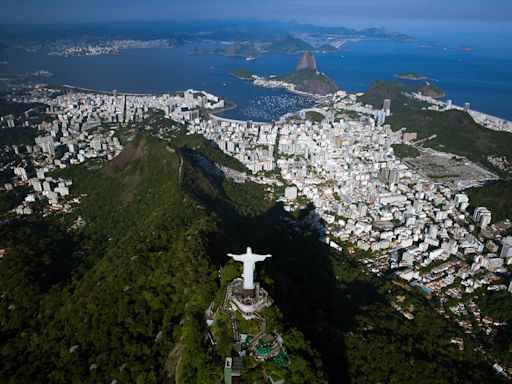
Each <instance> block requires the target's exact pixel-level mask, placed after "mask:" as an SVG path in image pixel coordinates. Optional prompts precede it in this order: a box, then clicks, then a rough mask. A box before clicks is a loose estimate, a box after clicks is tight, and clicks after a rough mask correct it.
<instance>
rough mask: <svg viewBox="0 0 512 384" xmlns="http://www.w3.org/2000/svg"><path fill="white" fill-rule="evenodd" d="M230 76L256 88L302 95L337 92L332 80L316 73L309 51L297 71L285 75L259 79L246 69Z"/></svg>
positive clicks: (323, 94) (302, 58)
mask: <svg viewBox="0 0 512 384" xmlns="http://www.w3.org/2000/svg"><path fill="white" fill-rule="evenodd" d="M230 74H231V76H233V77H236V78H238V79H240V80H252V81H253V84H254V85H257V86H261V87H268V88H285V89H287V90H289V91H290V92H294V93H299V94H304V95H320V96H325V95H329V94H333V93H335V92H336V91H338V87H337V86H336V83H335V82H334V80H332V79H331V78H329V77H328V76H327V75H326V74H325V73H322V72H320V71H318V69H317V65H316V60H315V57H314V56H313V54H312V53H311V52H309V51H307V52H304V54H303V55H302V56H301V58H300V59H299V62H298V64H297V69H296V70H295V71H293V72H291V73H288V74H286V75H280V76H271V77H268V78H266V77H259V76H257V75H256V74H254V73H253V72H252V71H250V70H248V69H246V68H239V69H236V70H234V71H232V72H231V73H230Z"/></svg>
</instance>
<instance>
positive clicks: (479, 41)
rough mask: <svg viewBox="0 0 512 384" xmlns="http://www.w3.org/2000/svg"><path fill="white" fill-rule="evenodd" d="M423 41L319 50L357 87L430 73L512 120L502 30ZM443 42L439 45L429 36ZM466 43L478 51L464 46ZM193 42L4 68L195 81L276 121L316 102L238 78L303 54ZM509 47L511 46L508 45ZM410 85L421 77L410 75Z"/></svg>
mask: <svg viewBox="0 0 512 384" xmlns="http://www.w3.org/2000/svg"><path fill="white" fill-rule="evenodd" d="M414 32H415V33H416V35H415V36H419V37H418V41H417V42H413V43H402V42H393V41H382V40H365V41H359V42H354V43H347V44H346V45H344V46H343V48H342V50H340V51H338V52H337V53H333V54H316V55H315V56H316V59H317V63H318V67H319V69H320V70H321V71H323V72H325V73H326V74H327V75H329V76H330V77H331V78H333V79H334V80H335V81H336V83H337V84H338V86H339V87H340V88H342V89H345V90H347V91H349V92H363V91H365V90H366V89H367V88H368V86H369V85H370V84H371V83H372V82H373V81H375V80H378V79H387V80H393V79H395V77H394V75H395V74H396V73H397V72H400V71H413V72H417V73H418V74H420V75H423V76H425V77H428V78H429V79H430V81H431V82H433V83H434V84H436V85H437V86H438V87H439V88H441V89H442V90H444V91H445V93H446V99H451V100H452V101H453V102H454V103H455V104H459V105H462V104H463V103H464V102H466V101H467V102H470V103H471V107H472V108H473V109H475V110H479V111H481V112H485V113H489V114H492V115H495V116H499V117H502V118H505V119H510V120H512V107H511V106H512V50H510V49H508V48H510V47H509V45H510V43H509V41H510V40H508V39H507V38H504V37H501V40H500V38H497V39H492V36H502V35H500V34H499V31H491V32H492V33H491V32H488V35H482V34H481V33H477V32H478V31H476V32H473V33H468V34H466V35H464V34H457V35H451V34H448V33H447V32H446V31H442V30H429V29H423V30H416V31H413V33H411V34H413V35H414ZM430 41H438V42H439V43H440V44H439V45H438V46H435V47H433V48H423V47H422V45H424V44H425V43H426V42H430ZM460 44H467V45H471V46H473V47H474V50H473V51H471V52H462V51H459V50H457V49H456V47H457V46H458V45H460ZM191 47H192V46H182V47H176V48H151V49H127V50H123V51H122V52H121V54H120V55H106V56H82V57H59V56H48V55H46V54H45V53H43V52H24V51H1V52H0V61H7V62H8V64H1V65H0V73H28V72H33V71H35V70H38V69H44V70H47V71H50V72H52V73H53V74H54V75H53V76H52V77H51V78H49V79H48V82H50V83H55V84H67V85H74V86H78V87H84V88H90V89H96V90H102V91H111V90H113V89H117V90H118V91H121V92H132V93H162V92H168V91H175V90H184V89H188V88H195V89H200V90H206V91H210V92H212V93H214V94H216V95H219V96H224V97H227V98H229V99H230V100H233V101H234V102H235V103H236V104H237V107H236V108H235V109H233V110H230V111H226V112H224V113H223V115H224V116H225V117H229V118H235V119H252V120H257V121H269V120H273V119H277V118H278V117H279V116H281V115H282V114H284V113H287V112H290V111H293V110H297V109H300V108H303V107H306V106H309V105H311V104H312V101H311V100H309V99H307V98H303V97H300V96H296V95H291V94H289V93H287V92H285V91H283V90H274V89H265V88H259V87H255V86H253V85H251V84H250V83H249V82H246V81H242V80H238V79H234V78H232V77H230V76H229V72H230V71H232V70H233V69H236V68H239V67H242V66H244V67H247V68H249V69H251V70H253V71H254V72H255V73H258V74H261V75H272V74H283V73H287V72H290V71H292V70H294V69H295V66H296V63H297V61H298V58H299V57H298V56H297V55H284V54H264V55H262V56H261V57H259V58H258V59H256V60H254V61H250V62H248V61H246V60H244V59H243V58H230V57H223V56H217V55H207V54H204V55H189V54H188V53H187V52H188V50H189V49H190V48H191ZM507 47H508V48H507ZM409 84H414V83H413V82H409Z"/></svg>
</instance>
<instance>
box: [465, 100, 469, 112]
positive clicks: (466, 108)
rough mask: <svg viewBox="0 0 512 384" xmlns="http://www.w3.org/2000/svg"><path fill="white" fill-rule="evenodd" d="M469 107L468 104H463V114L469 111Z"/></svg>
mask: <svg viewBox="0 0 512 384" xmlns="http://www.w3.org/2000/svg"><path fill="white" fill-rule="evenodd" d="M469 106H470V104H469V103H467V102H466V103H464V112H468V111H469Z"/></svg>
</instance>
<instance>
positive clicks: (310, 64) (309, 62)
mask: <svg viewBox="0 0 512 384" xmlns="http://www.w3.org/2000/svg"><path fill="white" fill-rule="evenodd" d="M301 69H312V70H314V71H316V70H317V69H316V60H315V56H313V54H312V53H311V52H304V54H303V55H302V57H301V58H300V60H299V63H298V64H297V70H301Z"/></svg>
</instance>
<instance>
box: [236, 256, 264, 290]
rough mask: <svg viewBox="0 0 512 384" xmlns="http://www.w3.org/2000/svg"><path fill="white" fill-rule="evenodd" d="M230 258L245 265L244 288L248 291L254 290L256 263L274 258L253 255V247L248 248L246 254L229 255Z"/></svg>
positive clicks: (243, 274)
mask: <svg viewBox="0 0 512 384" xmlns="http://www.w3.org/2000/svg"><path fill="white" fill-rule="evenodd" d="M228 256H229V257H232V258H233V260H235V261H241V262H242V263H244V271H243V273H242V277H243V279H244V285H243V287H244V289H247V290H253V289H254V268H256V263H257V262H258V261H263V260H265V259H266V258H267V257H272V255H257V254H255V253H252V249H251V247H247V251H246V252H245V254H242V255H233V254H232V253H228Z"/></svg>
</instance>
